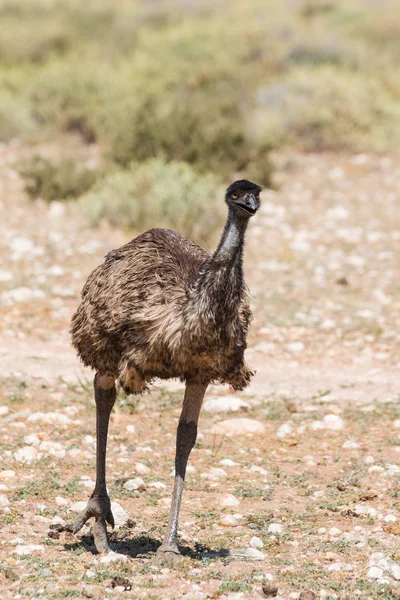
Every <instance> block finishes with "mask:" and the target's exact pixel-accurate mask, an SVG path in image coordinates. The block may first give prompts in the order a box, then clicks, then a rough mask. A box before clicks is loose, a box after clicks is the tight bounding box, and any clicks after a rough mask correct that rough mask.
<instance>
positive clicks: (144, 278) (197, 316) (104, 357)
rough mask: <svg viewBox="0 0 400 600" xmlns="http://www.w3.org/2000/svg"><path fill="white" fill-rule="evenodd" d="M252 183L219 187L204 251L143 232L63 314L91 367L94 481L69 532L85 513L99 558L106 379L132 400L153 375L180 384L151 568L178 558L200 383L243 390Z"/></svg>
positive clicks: (104, 545)
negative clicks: (221, 213) (161, 534)
mask: <svg viewBox="0 0 400 600" xmlns="http://www.w3.org/2000/svg"><path fill="white" fill-rule="evenodd" d="M260 191H261V187H260V186H258V185H256V184H254V183H251V182H249V181H247V180H240V181H236V182H235V183H232V185H230V186H229V187H228V189H227V191H226V195H225V200H226V203H227V205H228V218H227V221H226V224H225V228H224V230H223V233H222V237H221V240H220V242H219V244H218V247H217V249H216V250H215V252H214V253H212V254H211V253H209V252H207V251H206V250H204V249H203V248H201V247H200V246H198V245H197V244H195V243H194V242H192V241H190V240H189V239H187V238H185V237H183V236H181V235H179V234H178V233H175V232H174V231H171V230H169V229H151V230H149V231H146V232H145V233H142V234H141V235H139V236H138V237H136V238H135V239H133V240H132V241H130V242H129V243H127V244H126V245H124V246H122V247H121V248H119V249H117V250H112V251H111V252H110V253H109V254H107V256H106V258H105V260H104V262H103V264H101V265H100V266H99V267H97V268H96V269H95V270H94V271H93V272H92V273H91V275H89V278H88V280H87V282H86V284H85V285H84V287H83V290H82V302H81V304H80V306H79V307H78V309H77V311H76V313H75V314H74V316H73V318H72V328H71V333H72V343H73V345H74V347H75V349H76V350H77V352H78V355H79V356H80V358H81V360H82V362H83V363H84V364H85V365H86V366H89V367H91V368H92V369H94V370H95V377H94V397H95V403H96V433H97V435H96V438H97V448H96V485H95V489H94V491H93V493H92V495H91V497H90V499H89V501H88V504H87V507H86V509H85V510H84V511H83V512H82V513H81V514H80V516H79V517H78V519H77V521H76V522H75V524H74V526H73V532H74V533H77V532H78V531H79V530H80V529H81V528H82V527H83V525H84V524H85V523H86V521H87V520H88V519H89V518H91V517H94V518H95V523H94V526H93V530H92V531H93V536H94V542H95V545H96V548H97V550H98V552H100V553H103V552H108V551H109V550H110V547H109V545H108V540H107V523H109V524H110V525H111V526H112V527H114V518H113V515H112V512H111V503H110V498H109V496H108V493H107V488H106V467H105V462H106V446H107V433H108V424H109V417H110V413H111V410H112V407H113V405H114V402H115V397H116V388H115V382H116V380H119V381H120V384H121V385H122V387H123V389H124V390H125V391H126V392H127V393H132V394H140V393H142V392H143V391H145V390H146V389H147V388H148V386H149V384H150V383H151V382H152V381H153V380H154V379H170V378H179V379H180V380H181V381H183V382H185V384H186V387H185V394H184V398H183V406H182V412H181V415H180V419H179V424H178V430H177V439H176V455H175V480H174V489H173V495H172V504H171V512H170V517H169V524H168V528H167V531H166V535H165V538H164V541H163V543H162V545H161V546H160V548H159V549H158V550H157V559H158V560H159V561H160V562H173V561H174V560H176V559H178V558H179V557H180V553H179V550H178V544H177V533H178V517H179V509H180V504H181V498H182V491H183V485H184V479H185V472H186V466H187V462H188V458H189V454H190V452H191V450H192V448H193V446H194V444H195V442H196V437H197V423H198V418H199V414H200V408H201V404H202V401H203V398H204V395H205V392H206V389H207V386H208V384H209V383H225V384H229V385H230V386H231V388H232V389H233V390H242V389H243V388H244V387H245V386H246V385H248V383H249V381H250V378H251V376H252V375H253V373H252V371H251V369H250V368H249V367H248V366H247V365H246V363H245V362H244V356H243V355H244V351H245V349H246V336H247V330H248V326H249V322H250V319H251V312H250V307H249V301H248V296H247V288H246V286H245V283H244V279H243V267H242V262H243V247H244V237H245V232H246V228H247V225H248V221H249V218H250V217H251V216H253V215H254V214H255V213H256V212H257V210H258V208H259V205H260Z"/></svg>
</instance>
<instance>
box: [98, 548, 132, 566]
mask: <svg viewBox="0 0 400 600" xmlns="http://www.w3.org/2000/svg"><path fill="white" fill-rule="evenodd" d="M117 560H128V557H127V556H126V554H118V553H117V552H113V551H111V552H109V553H108V554H106V555H105V556H102V557H101V558H100V562H101V563H102V564H103V565H109V564H110V563H112V562H115V561H117Z"/></svg>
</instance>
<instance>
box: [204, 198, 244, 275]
mask: <svg viewBox="0 0 400 600" xmlns="http://www.w3.org/2000/svg"><path fill="white" fill-rule="evenodd" d="M247 223H248V220H247V219H243V218H242V219H241V218H239V217H238V216H237V214H236V213H234V212H233V211H232V210H231V209H229V213H228V219H227V221H226V224H225V227H224V231H223V233H222V237H221V240H220V242H219V244H218V248H217V249H216V251H215V252H214V254H213V256H212V259H211V262H212V263H214V265H217V264H222V265H225V266H231V265H232V264H235V263H237V264H238V265H240V266H241V264H242V260H241V259H242V255H243V246H244V235H245V232H246V228H247Z"/></svg>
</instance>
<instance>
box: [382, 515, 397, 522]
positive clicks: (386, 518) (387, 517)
mask: <svg viewBox="0 0 400 600" xmlns="http://www.w3.org/2000/svg"><path fill="white" fill-rule="evenodd" d="M383 520H384V521H385V522H386V523H394V522H395V521H397V517H395V516H394V515H386V517H384V518H383Z"/></svg>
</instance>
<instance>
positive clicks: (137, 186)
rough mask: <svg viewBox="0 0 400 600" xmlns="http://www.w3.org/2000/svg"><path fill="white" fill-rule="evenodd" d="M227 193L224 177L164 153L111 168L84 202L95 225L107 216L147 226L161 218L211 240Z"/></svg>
mask: <svg viewBox="0 0 400 600" xmlns="http://www.w3.org/2000/svg"><path fill="white" fill-rule="evenodd" d="M222 197H223V187H222V188H221V181H220V179H219V178H218V177H216V176H214V175H210V174H199V173H198V172H197V171H196V170H195V169H193V167H191V166H190V165H188V164H187V163H185V162H179V161H170V162H167V161H166V160H165V158H163V157H158V158H152V159H148V160H146V161H144V162H142V163H132V164H131V165H130V167H129V168H128V169H125V170H122V169H121V170H118V171H115V172H114V173H111V174H109V175H108V176H107V177H105V179H104V180H101V181H99V182H98V183H97V184H96V185H95V186H94V187H93V188H92V189H91V190H90V191H89V192H88V193H87V194H85V195H84V196H83V197H82V198H81V199H80V200H79V206H80V208H81V210H82V211H83V214H84V215H85V216H86V218H87V219H88V220H89V222H90V223H92V224H94V225H95V224H98V223H99V222H100V221H102V220H106V221H107V222H109V223H111V224H112V225H114V226H118V227H124V228H128V229H135V230H144V229H148V228H150V227H154V224H157V227H173V228H174V229H176V230H177V231H179V232H180V233H183V234H185V235H187V236H188V237H192V238H193V239H195V240H196V241H198V242H201V243H207V241H209V240H210V239H211V238H212V236H213V233H214V232H215V231H216V230H217V229H220V227H221V224H222V220H223V218H224V217H225V216H226V207H225V206H224V202H223V201H222V199H221V198H222ZM217 198H218V201H216V199H217Z"/></svg>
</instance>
